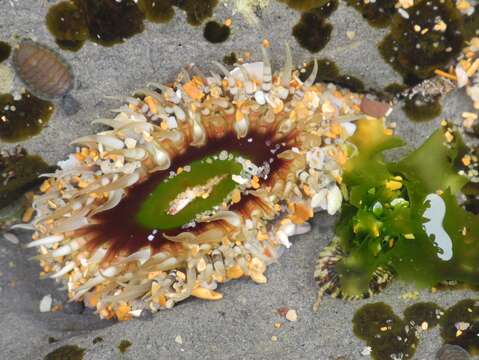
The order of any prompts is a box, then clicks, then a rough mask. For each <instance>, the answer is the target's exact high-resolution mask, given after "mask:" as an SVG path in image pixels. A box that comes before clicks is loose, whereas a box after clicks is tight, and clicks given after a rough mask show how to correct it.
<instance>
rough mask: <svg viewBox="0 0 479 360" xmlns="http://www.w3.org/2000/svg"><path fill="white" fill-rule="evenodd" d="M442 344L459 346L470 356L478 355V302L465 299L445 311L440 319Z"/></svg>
mask: <svg viewBox="0 0 479 360" xmlns="http://www.w3.org/2000/svg"><path fill="white" fill-rule="evenodd" d="M441 336H442V338H443V339H444V342H446V343H447V344H452V345H459V346H460V347H462V348H463V349H466V350H467V351H468V352H469V353H470V354H471V355H473V356H475V355H477V354H479V342H478V337H479V302H478V301H477V300H473V299H467V300H463V301H460V302H458V303H457V304H456V305H454V306H452V307H450V308H449V309H447V310H446V312H445V314H444V316H443V317H442V319H441Z"/></svg>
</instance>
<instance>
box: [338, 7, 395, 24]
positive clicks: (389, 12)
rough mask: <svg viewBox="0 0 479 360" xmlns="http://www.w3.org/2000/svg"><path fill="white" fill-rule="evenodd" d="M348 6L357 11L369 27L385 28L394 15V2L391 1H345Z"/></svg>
mask: <svg viewBox="0 0 479 360" xmlns="http://www.w3.org/2000/svg"><path fill="white" fill-rule="evenodd" d="M347 3H348V5H351V6H353V7H354V8H355V9H356V10H358V11H359V12H360V13H361V14H362V15H363V17H364V18H365V19H366V20H367V21H368V23H369V24H370V25H371V26H375V27H386V26H388V25H389V24H390V23H391V19H392V18H393V16H394V14H396V12H397V9H396V2H395V1H391V0H375V1H365V0H347Z"/></svg>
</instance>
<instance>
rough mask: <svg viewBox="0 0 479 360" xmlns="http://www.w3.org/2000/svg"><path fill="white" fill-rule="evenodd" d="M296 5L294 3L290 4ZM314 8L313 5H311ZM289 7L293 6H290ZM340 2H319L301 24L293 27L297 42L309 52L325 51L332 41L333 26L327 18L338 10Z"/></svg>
mask: <svg viewBox="0 0 479 360" xmlns="http://www.w3.org/2000/svg"><path fill="white" fill-rule="evenodd" d="M289 3H294V2H289ZM310 5H311V6H312V4H310ZM289 6H292V5H291V4H289ZM337 7H338V1H337V0H334V1H333V0H330V1H318V2H316V6H315V7H312V8H308V7H305V9H306V8H307V9H308V11H305V12H303V13H302V14H301V18H300V20H299V22H298V23H297V24H296V25H295V26H294V27H293V32H292V34H293V36H294V38H295V39H296V41H297V42H298V43H299V44H300V45H301V46H302V47H303V48H305V49H307V50H308V51H310V52H312V53H315V52H318V51H320V50H321V49H323V48H324V47H325V46H326V44H327V43H328V42H329V40H330V39H331V32H332V30H333V26H332V25H331V24H330V23H329V22H328V21H327V18H328V17H329V16H330V15H331V14H332V13H333V12H334V11H335V10H336V9H337Z"/></svg>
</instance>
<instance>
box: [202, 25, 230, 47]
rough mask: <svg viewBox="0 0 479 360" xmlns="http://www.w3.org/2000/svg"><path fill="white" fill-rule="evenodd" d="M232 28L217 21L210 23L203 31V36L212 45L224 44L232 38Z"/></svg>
mask: <svg viewBox="0 0 479 360" xmlns="http://www.w3.org/2000/svg"><path fill="white" fill-rule="evenodd" d="M230 32H231V30H230V27H229V26H228V25H226V24H220V23H218V22H216V21H208V22H207V23H206V25H205V29H204V31H203V36H204V37H205V39H206V40H208V41H209V42H210V43H213V44H216V43H221V42H224V41H226V40H227V39H228V37H229V36H230Z"/></svg>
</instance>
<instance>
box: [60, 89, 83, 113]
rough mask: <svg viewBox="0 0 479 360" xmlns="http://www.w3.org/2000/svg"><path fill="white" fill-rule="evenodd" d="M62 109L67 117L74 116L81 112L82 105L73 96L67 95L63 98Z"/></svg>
mask: <svg viewBox="0 0 479 360" xmlns="http://www.w3.org/2000/svg"><path fill="white" fill-rule="evenodd" d="M61 108H62V110H63V112H64V113H65V115H67V116H72V115H75V114H76V113H77V112H78V111H80V108H81V105H80V103H79V102H78V101H77V100H75V98H74V97H73V96H71V95H68V94H67V95H65V96H64V97H62V102H61Z"/></svg>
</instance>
